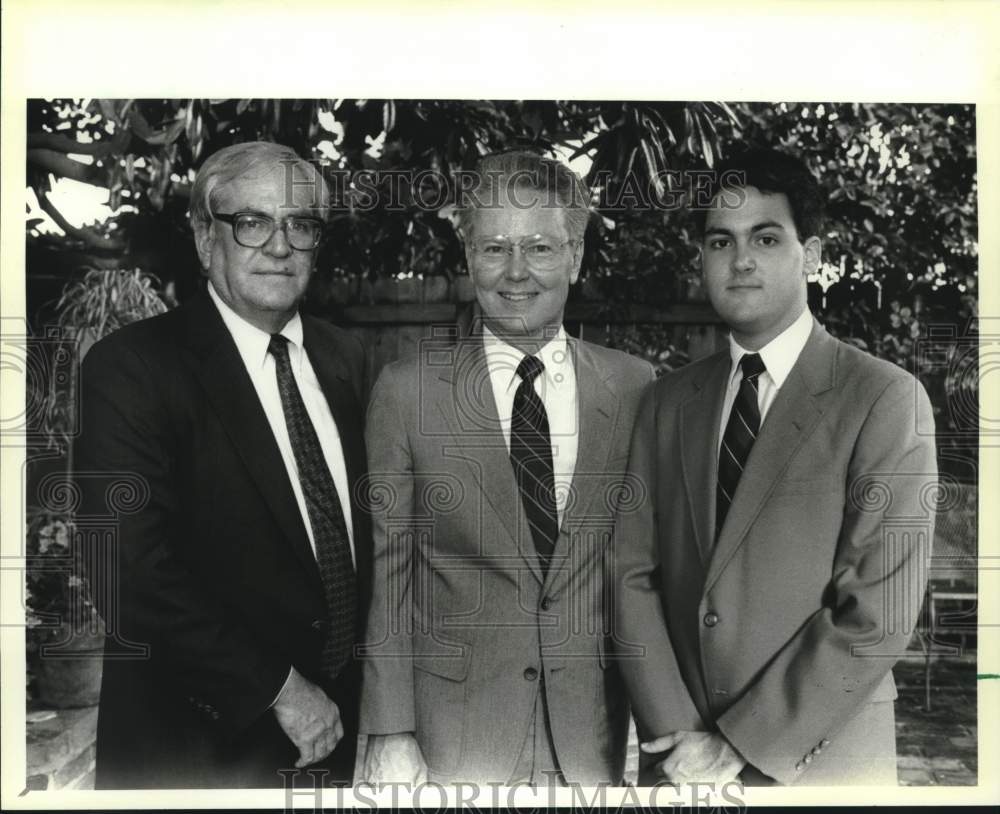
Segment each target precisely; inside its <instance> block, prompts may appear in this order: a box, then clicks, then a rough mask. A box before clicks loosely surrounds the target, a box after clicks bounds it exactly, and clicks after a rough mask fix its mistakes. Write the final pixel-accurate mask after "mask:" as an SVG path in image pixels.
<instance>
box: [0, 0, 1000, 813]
mask: <svg viewBox="0 0 1000 814" xmlns="http://www.w3.org/2000/svg"><path fill="white" fill-rule="evenodd" d="M227 8H229V9H230V10H232V8H235V7H228V6H227ZM217 11H218V10H217ZM150 19H151V18H150ZM208 19H212V20H216V19H218V17H217V15H211V16H210V17H209V16H207V17H206V20H208ZM487 19H492V18H484V22H486V21H487ZM659 19H660V20H663V19H665V18H662V17H661V18H659ZM716 19H717V18H716ZM799 22H802V21H801V20H800V21H799ZM806 28H808V26H806ZM764 30H766V27H764V28H762V29H761V30H760V31H758V32H757V33H758V34H760V33H761V32H762V31H764ZM880 30H882V31H884V30H886V29H885V27H883V28H882V29H880ZM838 31H839V29H838ZM497 33H498V34H502V36H501V37H500V40H501V41H506V40H507V38H509V37H511V31H510V30H509V29H507V28H505V27H502V28H501V29H498V32H497ZM481 34H482V32H480V35H481ZM192 36H194V37H196V38H197V39H198V41H199V42H201V41H204V37H205V31H200V32H197V33H196V34H193V35H192ZM970 36H971V35H970ZM873 39H874V37H873V36H869V37H868V39H867V40H866V42H871V41H872V40H873ZM529 41H530V42H535V40H533V39H531V40H529ZM496 45H497V48H498V49H500V50H499V51H498V52H497V53H496V54H495V55H494V56H496V57H497V58H499V57H500V56H501V53H502V52H503V48H501V45H500V43H499V42H498V43H497V44H496ZM353 47H354V48H357V47H358V46H357V44H356V43H355V45H354V46H353ZM504 47H512V46H511V43H509V42H508V44H507V46H504ZM602 47H604V46H602ZM687 47H688V49H689V50H696V49H694V46H692V45H690V44H689V45H688V46H687ZM796 48H797V49H801V45H796ZM237 50H238V51H239V53H240V54H241V55H244V56H245V55H246V53H247V51H246V50H244V49H237ZM620 51H621V54H622V56H623V57H624V54H625V53H626V51H627V45H625V44H622V45H621V46H620ZM373 53H374V52H373ZM506 56H507V58H510V59H513V58H514V53H513V51H510V52H507V54H506ZM397 57H398V55H397ZM158 58H159V59H161V60H163V61H164V63H165V64H164V65H163V66H160V68H159V71H160V73H162V72H165V71H168V70H169V66H170V63H171V62H178V63H180V62H183V61H184V59H185V55H184V49H183V48H181V49H180V50H175V51H173V52H172V53H164V54H161V55H160V56H159V57H158ZM272 59H273V57H272ZM548 59H551V55H549V57H548ZM573 59H574V60H577V61H579V62H580V63H581V66H582V65H583V64H584V63H585V62H586V60H587V55H586V49H583V50H582V51H581V52H580V53H577V54H573ZM664 59H666V60H668V61H669V55H668V54H664ZM279 61H280V60H279ZM308 61H309V60H308V59H306V62H308ZM543 61H544V60H543ZM994 63H995V55H994ZM772 64H773V63H772ZM284 67H285V70H286V72H287V70H288V69H287V66H284ZM680 68H681V66H680V65H679V64H675V65H674V66H673V68H672V71H673V72H674V73H675V72H676V71H677V70H678V69H680ZM67 70H70V69H69V68H67ZM221 70H222V76H224V77H227V76H229V75H230V72H231V71H233V70H234V69H233V67H232V66H222V68H221ZM521 70H522V71H523V70H524V67H523V66H521ZM686 70H697V68H696V66H694V65H693V64H689V65H688V66H687V68H686ZM788 70H794V66H793V65H789V67H788ZM8 71H9V67H8V64H5V79H6V77H7V74H8ZM820 73H822V72H820ZM381 75H382V74H380V76H381ZM519 75H520V76H523V74H519ZM768 75H769V74H768ZM768 75H765V74H764V73H763V72H762V73H760V74H755V75H754V78H755V79H757V80H758V81H757V83H756V84H755V85H754V86H753V91H754V92H753V93H750V94H748V92H747V89H746V88H745V87H744V88H736V87H734V88H733V90H732V91H731V92H730V93H724V92H722V93H705V92H702V93H699V94H697V97H695V96H694V95H693V94H691V93H689V92H687V88H686V87H685V86H683V85H681V86H680V87H679V88H678V89H676V90H675V89H674V88H672V87H671V85H670V82H669V81H668V78H667V77H666V76H665V78H664V79H663V81H662V82H661V83H659V84H658V85H657V87H658V88H659V92H658V93H651V92H650V85H649V84H648V83H645V84H642V83H637V85H636V91H637V92H636V93H635V94H632V95H630V94H628V93H625V92H622V90H621V89H622V87H623V85H622V83H621V82H618V83H614V84H613V87H614V88H615V91H616V92H615V93H611V94H609V93H607V92H603V91H602V92H593V93H586V91H587V90H588V89H589V88H588V85H587V83H586V80H583V82H582V85H581V84H580V83H579V82H578V84H577V85H575V86H573V87H572V92H565V93H562V92H559V91H560V86H559V84H558V83H554V87H553V83H552V82H549V83H547V84H543V85H540V86H539V88H540V89H542V90H544V92H543V93H540V92H537V91H534V90H533V89H532V88H531V87H529V86H525V85H523V84H522V85H520V86H517V85H515V86H514V87H519V88H520V90H521V92H519V93H509V92H508V93H490V94H489V95H484V96H483V97H482V98H479V95H478V94H476V93H475V92H471V93H470V92H468V90H466V91H465V92H455V91H451V92H440V93H412V92H411V93H406V94H400V95H394V94H392V93H384V92H379V93H378V94H373V96H375V97H377V98H368V97H367V96H364V97H363V96H362V95H361V94H360V93H358V92H357V91H358V90H365V89H367V87H372V88H379V89H380V91H381V89H382V86H383V85H384V84H385V83H384V82H383V81H374V80H372V81H371V83H370V85H367V86H366V84H365V82H364V81H363V79H359V78H358V74H357V73H354V74H352V81H351V82H345V83H343V84H339V83H338V82H337V81H335V77H334V78H331V81H330V82H329V90H330V91H331V94H330V95H331V96H332V97H334V98H320V97H319V96H318V95H316V94H315V93H314V92H313V91H314V90H315V89H317V88H322V87H324V83H323V82H321V81H319V82H318V81H317V78H316V77H315V76H312V77H310V78H309V81H303V82H302V83H300V84H298V85H297V84H296V81H295V71H294V70H293V71H292V72H291V75H287V73H286V74H285V75H283V77H282V79H281V80H280V82H279V83H278V85H277V87H276V86H275V83H274V82H273V81H270V82H262V83H261V90H262V91H264V92H263V93H262V94H261V95H255V94H254V93H253V87H254V86H253V83H252V82H249V83H248V81H247V80H246V78H245V77H244V78H243V79H242V80H240V81H238V82H237V81H234V82H233V83H232V86H231V87H232V88H234V89H239V90H240V91H243V92H241V93H238V94H235V95H234V94H230V95H225V94H224V93H220V92H219V91H220V90H221V91H224V90H225V89H226V88H227V85H226V82H225V81H221V82H220V81H218V78H211V77H206V81H205V83H204V86H203V89H202V88H200V87H199V86H198V84H197V83H196V82H192V78H191V77H190V75H188V74H186V75H185V80H184V81H183V82H182V83H179V84H178V91H180V90H181V89H182V88H183V93H174V92H171V88H170V85H169V84H165V83H164V81H163V79H162V77H161V78H160V79H159V80H158V81H157V82H152V81H150V82H148V83H146V84H145V85H143V83H142V82H141V81H139V82H136V81H124V80H123V83H122V84H123V86H125V87H127V89H128V90H130V91H133V92H131V93H130V94H119V93H117V92H113V93H107V92H106V89H108V88H110V89H111V90H112V91H116V90H117V89H116V86H115V84H114V83H111V84H108V85H106V86H101V87H102V91H101V92H102V95H99V96H98V95H94V96H87V95H85V94H81V93H79V92H78V89H79V88H80V85H81V83H79V82H72V81H67V82H66V83H65V87H64V88H62V87H60V86H59V85H52V84H51V83H47V84H46V85H45V87H44V88H42V87H37V88H36V86H35V84H33V83H32V82H31V81H29V80H24V82H23V86H24V89H25V91H26V92H25V94H24V96H23V98H20V99H18V98H13V99H10V98H5V100H4V106H5V110H6V111H7V112H6V113H5V117H4V118H5V121H4V136H5V140H6V141H8V142H9V140H10V139H11V138H14V139H17V140H20V142H22V144H21V147H22V148H23V153H19V154H18V155H20V156H21V158H23V167H24V173H25V176H24V183H23V186H22V185H21V181H20V179H19V178H17V179H12V176H13V175H16V174H18V173H19V172H20V169H19V166H21V165H19V164H17V163H8V159H7V157H6V149H7V148H6V147H5V159H4V168H5V170H6V173H5V175H6V179H5V181H4V210H3V230H4V231H3V234H4V244H5V248H4V258H3V263H4V267H3V277H2V279H3V283H4V296H3V333H2V335H0V339H2V343H3V344H2V362H3V378H4V390H5V391H6V392H5V393H4V396H3V415H2V434H0V437H2V442H3V446H2V452H3V455H4V470H5V472H4V490H3V492H4V516H5V521H4V527H3V556H4V562H5V563H6V564H5V565H4V572H3V580H4V583H3V584H4V593H5V598H4V600H3V628H2V632H3V654H4V662H5V667H4V677H3V678H4V685H5V687H4V697H3V711H4V733H3V737H4V742H3V749H4V753H5V755H6V757H5V758H4V760H3V763H4V785H3V797H4V807H5V808H6V807H8V806H10V807H11V808H33V807H45V808H61V807H65V806H70V807H74V806H75V807H95V806H105V805H107V806H113V807H119V806H121V805H123V804H126V805H127V804H131V805H132V806H134V807H159V808H163V807H168V808H169V807H176V806H182V807H183V806H184V805H185V803H184V801H185V800H190V801H191V802H192V804H194V802H198V804H199V805H202V806H204V805H214V806H222V807H226V806H232V805H247V804H249V805H265V806H267V807H275V808H285V809H289V810H290V809H291V808H292V807H296V806H303V805H308V806H314V805H315V806H319V805H320V803H321V802H322V804H323V805H326V806H335V807H344V806H353V807H357V808H366V809H370V808H375V807H381V806H393V807H395V806H397V805H400V804H403V805H413V806H416V807H424V808H442V807H445V806H447V805H456V804H457V805H459V806H466V807H469V806H473V805H478V806H484V805H486V806H491V807H495V808H514V807H515V806H516V805H517V806H519V807H521V808H522V809H523V805H524V803H523V801H529V803H528V804H529V805H532V806H534V808H541V807H549V806H555V805H569V806H571V807H580V808H586V809H588V810H590V809H592V808H594V807H597V806H599V805H600V806H605V805H616V806H618V805H623V804H626V805H634V806H639V807H643V806H646V805H649V806H656V805H680V804H685V805H727V806H729V805H732V806H737V807H743V806H745V805H752V804H754V802H755V801H757V800H767V801H770V802H786V803H787V802H792V801H795V802H801V803H804V804H817V803H818V804H830V803H835V802H846V803H857V802H870V801H871V800H873V799H875V800H878V801H880V802H886V803H892V802H918V801H920V800H921V799H923V798H921V796H920V795H921V794H923V795H927V794H933V795H938V794H940V795H942V796H941V797H939V798H938V797H935V799H940V800H941V801H951V802H979V803H985V802H990V801H991V800H992V801H994V802H995V801H996V791H997V788H996V779H995V777H994V776H993V773H992V772H991V771H990V770H989V768H988V766H989V762H990V756H993V757H995V753H996V731H997V730H996V725H995V724H996V721H995V714H996V712H995V707H996V697H995V695H996V693H995V690H996V680H997V678H998V676H997V673H998V667H1000V666H998V665H997V664H996V659H995V653H996V650H995V647H996V638H995V629H996V626H997V624H998V623H997V622H995V621H993V620H992V618H991V617H992V615H993V614H995V610H996V609H995V607H994V605H995V602H993V601H992V600H990V599H989V598H988V597H989V596H990V592H989V587H994V588H995V587H996V586H995V582H996V580H995V569H994V568H992V567H990V565H989V564H990V562H991V561H994V560H995V556H996V554H995V546H993V545H992V544H991V543H990V542H989V537H988V534H987V533H986V532H985V531H984V532H983V533H980V530H981V529H987V528H989V526H990V523H991V522H992V520H991V516H990V512H991V506H990V500H989V495H990V494H992V493H994V491H993V490H991V489H990V488H989V486H988V482H987V481H985V480H984V473H986V472H989V471H992V469H995V462H994V461H993V460H992V458H991V456H990V454H989V452H990V449H992V445H991V443H990V442H991V437H992V434H995V433H994V431H993V430H992V427H993V426H995V422H993V421H991V418H990V417H991V415H992V411H991V409H990V403H989V402H988V401H987V399H986V395H985V394H986V385H987V382H988V380H987V379H986V378H982V381H981V377H985V376H986V374H987V373H988V372H989V371H990V370H991V364H990V362H991V359H992V354H991V350H992V348H993V347H994V346H995V343H996V337H995V336H993V334H992V333H991V331H990V326H992V325H993V324H994V323H995V320H994V319H992V318H991V316H990V312H989V309H988V308H986V306H985V305H984V303H985V302H986V299H984V297H985V295H984V294H983V293H982V292H981V286H980V284H981V274H980V268H981V258H983V259H986V258H987V257H992V258H993V260H994V261H995V259H996V246H995V245H993V244H995V239H994V238H993V237H992V236H991V235H988V234H987V232H988V231H989V229H988V226H987V223H988V222H987V221H986V220H984V211H993V213H994V214H995V209H996V194H995V191H992V190H989V189H987V186H986V183H985V181H984V179H985V178H987V177H988V178H989V179H991V181H992V183H993V184H994V185H995V184H996V182H997V175H996V171H995V162H996V156H995V149H993V147H995V145H993V144H991V143H988V142H987V141H986V140H985V139H984V135H983V133H984V128H990V129H989V132H990V133H992V134H993V135H994V136H995V135H996V124H997V121H996V95H997V90H998V88H996V87H992V90H991V91H990V93H991V94H992V97H991V99H990V101H991V104H983V103H982V100H981V99H980V98H978V97H977V96H976V95H975V94H974V93H969V94H967V95H965V96H961V95H958V96H956V97H948V96H945V95H937V94H922V93H920V92H919V89H917V92H915V93H909V94H907V93H903V92H898V93H897V94H896V95H885V96H880V97H878V98H873V97H872V95H871V94H872V90H871V89H869V88H866V87H863V86H861V85H857V86H856V87H853V90H854V93H853V94H851V93H847V94H845V93H844V91H843V90H841V91H840V92H837V93H834V92H823V88H824V86H823V85H822V82H818V81H817V82H816V83H815V84H816V87H817V88H818V89H819V91H818V92H810V93H802V94H799V95H794V96H793V95H789V93H788V92H787V87H788V86H787V84H786V85H783V86H780V88H779V85H778V84H776V83H772V84H769V83H768V81H767V76H768ZM209 80H211V81H209ZM427 81H429V82H430V83H431V84H430V85H429V87H431V88H433V87H435V86H434V84H433V74H431V75H430V76H429V78H428V80H427ZM521 82H522V83H523V82H524V80H523V79H522V80H521ZM624 86H625V87H627V82H626V83H625V85H624ZM93 87H94V90H97V89H98V86H97V85H94V86H93ZM142 87H147V88H148V89H149V91H153V90H154V89H155V92H146V93H139V94H136V93H134V91H135V90H136V89H137V88H139V89H141V88H142ZM248 87H249V89H250V92H249V93H247V92H245V91H246V89H247V88H248ZM400 87H401V88H407V87H410V86H408V85H407V84H406V83H403V84H401V85H400ZM438 87H440V88H441V89H442V90H444V89H445V88H451V87H454V86H453V85H449V84H448V83H447V82H444V81H442V82H441V83H440V84H439V85H438ZM471 87H472V88H475V87H477V85H476V84H475V83H473V84H472V85H471ZM478 87H482V88H483V89H484V90H486V89H490V88H492V87H494V84H492V83H491V82H489V81H485V80H480V83H479V85H478ZM594 87H595V90H596V89H597V86H596V84H595V86H594ZM714 87H715V86H714V85H713V89H714ZM18 88H19V89H20V88H21V85H18ZM306 89H308V91H310V92H308V93H307V92H303V91H305V90H306ZM199 90H202V91H203V94H204V97H203V96H199V95H198V91H199ZM275 90H277V91H278V92H274V91H275ZM342 90H353V91H355V92H354V93H341V91H342ZM848 90H851V88H849V89H848ZM60 91H62V92H60ZM6 96H7V94H5V97H6ZM18 106H19V107H20V109H19V110H18V111H17V116H16V117H11V116H10V115H8V114H10V110H11V108H12V107H18ZM15 120H16V122H17V123H18V126H19V127H20V128H21V129H20V131H17V130H15V129H14V127H13V126H12V125H11V121H15ZM990 151H992V152H990ZM987 153H989V154H987ZM18 160H20V159H18ZM991 162H992V163H991ZM988 167H990V168H992V169H991V172H992V174H991V175H989V174H987V173H986V172H985V170H986V169H987V168H988ZM15 182H16V183H15ZM15 196H16V197H15ZM12 200H13V201H14V206H18V207H20V208H19V209H17V210H15V209H14V206H12V205H11V201H12ZM990 206H992V207H993V209H992V210H988V207H990ZM11 238H13V240H14V241H17V243H18V245H19V246H21V247H23V253H22V252H21V251H20V249H19V250H18V253H17V254H14V253H12V251H11V249H12V246H13V245H14V244H13V243H12V240H11ZM989 241H993V243H992V244H991V243H989ZM984 244H985V248H984ZM12 278H14V279H15V280H16V285H12V284H11V279H12ZM982 282H983V283H984V284H986V283H987V282H988V281H987V280H985V279H984V280H983V281H982ZM987 288H988V286H987ZM15 380H16V382H17V384H18V387H19V391H18V392H20V393H21V394H22V395H21V397H20V398H19V399H14V398H12V393H13V392H14V391H13V389H12V388H13V387H14V382H15ZM981 385H982V387H981ZM994 389H995V387H994ZM993 406H994V407H995V405H993ZM994 488H995V485H994ZM15 535H16V538H15ZM984 588H985V591H984ZM15 684H16V685H17V686H16V689H15V687H14V685H15ZM22 685H23V689H22ZM13 754H16V755H17V759H16V760H14V759H12V758H11V757H10V756H11V755H13ZM12 766H14V767H16V772H13V771H12ZM219 791H226V792H229V793H231V794H232V796H227V797H226V798H222V797H212V796H211V793H213V792H219ZM182 793H183V794H182ZM178 795H181V796H178ZM130 801H131V802H130ZM519 801H520V802H519Z"/></svg>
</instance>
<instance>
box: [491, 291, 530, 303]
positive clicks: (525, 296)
mask: <svg viewBox="0 0 1000 814" xmlns="http://www.w3.org/2000/svg"><path fill="white" fill-rule="evenodd" d="M500 296H501V297H503V298H504V299H505V300H507V301H508V302H525V301H527V300H530V299H532V298H534V297H537V296H538V292H537V291H529V292H526V293H522V294H519V293H515V292H513V291H501V292H500Z"/></svg>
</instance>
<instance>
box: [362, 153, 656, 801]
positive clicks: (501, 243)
mask: <svg viewBox="0 0 1000 814" xmlns="http://www.w3.org/2000/svg"><path fill="white" fill-rule="evenodd" d="M477 177H478V184H477V186H476V188H475V189H473V190H472V191H471V195H470V197H469V199H468V205H467V206H466V207H465V208H464V209H463V210H462V212H461V221H462V224H461V225H462V233H463V237H464V240H465V243H466V252H467V258H468V263H469V269H470V272H471V275H472V279H473V282H474V285H475V289H476V296H477V299H478V302H479V306H480V308H481V311H482V317H483V319H482V325H481V326H479V328H478V329H477V330H474V331H473V332H472V335H471V336H470V337H468V338H467V339H463V340H461V341H460V342H459V343H458V344H457V345H455V344H452V343H450V342H447V341H446V342H430V343H427V344H425V346H424V347H422V348H421V352H420V354H419V356H418V357H417V358H413V359H409V360H405V361H401V362H397V363H394V364H391V365H389V366H388V367H387V368H386V369H385V370H384V371H383V372H382V375H381V377H380V379H379V381H378V383H377V385H376V387H375V390H374V392H373V395H372V400H371V406H370V408H369V413H368V422H367V438H368V444H369V447H368V449H369V463H370V467H371V473H372V474H371V477H372V479H373V483H372V489H371V498H372V503H373V521H374V530H375V532H374V533H375V565H374V568H375V578H374V599H373V604H372V610H371V614H370V616H369V622H368V632H367V636H366V640H367V643H368V647H367V652H366V654H365V668H364V682H363V701H362V713H361V715H362V724H361V730H362V732H365V733H368V735H369V741H368V750H367V755H366V760H365V769H364V777H365V778H366V779H367V780H369V781H371V782H385V781H400V782H404V781H410V782H418V781H421V780H424V779H430V780H433V781H436V782H445V783H447V782H458V781H466V782H480V783H485V782H501V783H521V782H528V783H535V784H546V783H557V784H558V783H565V782H578V783H583V784H594V783H599V782H607V783H619V782H620V781H621V780H622V775H623V770H624V763H625V741H626V733H627V726H628V710H627V706H626V703H625V701H624V689H623V687H622V685H621V679H620V677H619V675H618V672H617V670H616V669H615V668H614V667H613V666H612V665H611V662H610V658H609V654H608V651H607V637H608V636H609V635H610V608H607V607H605V605H606V604H607V603H606V601H605V597H606V596H607V591H606V587H607V586H606V572H605V567H604V562H605V558H607V557H608V556H609V551H608V547H609V544H610V539H611V531H612V529H613V521H614V516H613V515H614V509H615V506H616V505H618V503H619V498H620V495H619V492H620V491H621V487H622V483H623V473H624V469H625V464H626V460H627V456H628V441H629V436H630V433H631V429H632V423H633V418H634V416H635V413H636V409H637V406H638V399H639V394H640V392H641V391H642V389H643V388H644V387H645V385H647V384H649V383H650V382H651V381H652V380H653V370H652V368H651V366H650V365H649V364H648V363H646V362H643V361H640V360H637V359H634V358H632V357H630V356H628V355H626V354H624V353H620V352H617V351H612V350H608V349H605V348H603V347H599V346H596V345H591V344H589V343H587V342H583V341H577V340H575V339H572V338H570V337H568V336H567V335H566V332H565V330H564V329H563V327H562V320H563V310H564V307H565V304H566V298H567V294H568V291H569V286H570V285H571V284H572V283H574V282H575V281H576V279H577V277H578V275H579V272H580V261H581V257H582V253H583V234H584V230H585V228H586V223H587V217H588V200H587V199H588V197H589V196H588V194H587V190H586V188H585V187H584V186H583V184H582V182H581V181H580V179H579V177H578V176H576V175H575V174H574V173H573V172H572V171H571V170H569V169H568V168H566V167H565V166H563V165H562V164H559V163H558V162H556V161H552V160H549V159H545V158H541V157H539V156H537V155H534V154H532V153H526V152H510V153H503V154H500V155H495V156H489V157H487V158H485V159H484V160H483V161H482V162H481V165H480V167H479V168H478V176H477Z"/></svg>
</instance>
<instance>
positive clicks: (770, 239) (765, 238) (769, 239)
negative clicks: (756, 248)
mask: <svg viewBox="0 0 1000 814" xmlns="http://www.w3.org/2000/svg"><path fill="white" fill-rule="evenodd" d="M757 242H758V243H760V245H761V246H777V245H778V238H776V237H775V236H774V235H761V236H760V237H759V238H758V239H757Z"/></svg>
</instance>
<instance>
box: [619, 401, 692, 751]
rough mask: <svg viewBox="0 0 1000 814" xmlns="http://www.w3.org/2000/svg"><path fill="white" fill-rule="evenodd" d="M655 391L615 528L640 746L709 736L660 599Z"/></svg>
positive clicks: (642, 417)
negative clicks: (690, 733) (685, 735)
mask: <svg viewBox="0 0 1000 814" xmlns="http://www.w3.org/2000/svg"><path fill="white" fill-rule="evenodd" d="M656 395H657V393H656V385H655V384H654V385H652V386H650V387H649V388H647V390H646V393H645V394H644V396H643V398H642V403H641V405H640V407H639V415H638V418H637V419H636V423H635V427H634V428H633V431H632V443H631V449H630V452H629V463H628V470H627V473H626V476H625V486H626V489H625V494H626V495H628V497H627V498H626V500H623V501H622V505H620V507H619V511H618V516H617V519H616V525H615V539H614V550H615V559H616V569H615V570H616V580H615V582H616V590H615V644H616V651H617V655H618V664H619V667H620V669H621V672H622V676H623V677H624V679H625V684H626V687H627V688H628V694H629V701H630V702H631V705H632V709H633V713H634V715H635V719H636V726H637V730H638V733H639V738H640V740H649V739H652V738H654V737H656V736H659V735H663V734H665V733H667V732H672V731H674V730H678V729H688V730H703V729H705V728H706V727H705V724H704V723H703V722H702V720H701V716H700V715H699V713H698V711H697V709H696V708H695V705H694V702H693V701H692V700H691V696H690V694H689V693H688V690H687V687H686V686H685V684H684V679H683V677H682V676H681V672H680V669H679V667H678V665H677V658H676V656H675V654H674V648H673V645H672V644H671V641H670V634H669V632H668V630H667V621H666V617H665V615H664V610H663V604H662V601H661V596H660V590H661V589H660V557H659V553H658V540H659V534H658V529H657V511H656V480H657V479H656V466H657V460H656V454H657V442H656V439H657V426H656V410H657V399H656Z"/></svg>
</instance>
